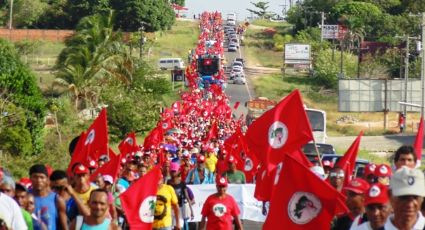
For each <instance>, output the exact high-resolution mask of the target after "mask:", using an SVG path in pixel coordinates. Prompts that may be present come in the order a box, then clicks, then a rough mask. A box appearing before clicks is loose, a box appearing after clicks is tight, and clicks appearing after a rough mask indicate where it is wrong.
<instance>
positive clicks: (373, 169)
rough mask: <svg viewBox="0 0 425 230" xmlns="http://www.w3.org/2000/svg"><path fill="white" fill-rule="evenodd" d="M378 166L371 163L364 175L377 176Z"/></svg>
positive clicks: (366, 167)
mask: <svg viewBox="0 0 425 230" xmlns="http://www.w3.org/2000/svg"><path fill="white" fill-rule="evenodd" d="M375 170H376V164H374V163H369V164H367V165H366V166H365V169H364V175H365V176H369V175H370V174H375Z"/></svg>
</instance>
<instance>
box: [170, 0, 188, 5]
mask: <svg viewBox="0 0 425 230" xmlns="http://www.w3.org/2000/svg"><path fill="white" fill-rule="evenodd" d="M171 3H174V4H177V5H179V6H184V5H185V0H171Z"/></svg>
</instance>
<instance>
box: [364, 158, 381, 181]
mask: <svg viewBox="0 0 425 230" xmlns="http://www.w3.org/2000/svg"><path fill="white" fill-rule="evenodd" d="M375 170H376V164H374V163H368V164H367V165H366V166H365V169H364V173H363V179H365V180H366V181H367V182H368V183H369V184H374V183H376V182H377V181H378V179H377V177H376V176H375Z"/></svg>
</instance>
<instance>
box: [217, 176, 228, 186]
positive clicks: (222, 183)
mask: <svg viewBox="0 0 425 230" xmlns="http://www.w3.org/2000/svg"><path fill="white" fill-rule="evenodd" d="M216 184H217V186H225V187H227V179H226V178H225V177H219V178H217V181H216Z"/></svg>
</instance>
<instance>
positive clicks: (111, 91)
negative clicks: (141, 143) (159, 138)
mask: <svg viewBox="0 0 425 230" xmlns="http://www.w3.org/2000/svg"><path fill="white" fill-rule="evenodd" d="M101 99H102V101H103V102H104V103H105V104H107V105H108V125H109V134H110V136H111V139H112V140H113V141H118V140H120V139H122V138H124V137H125V135H127V134H128V133H129V132H132V131H135V132H138V133H140V132H147V131H149V130H151V129H152V128H153V127H154V126H155V123H156V121H157V120H158V118H159V103H158V101H157V100H155V99H154V97H153V93H152V91H150V90H147V89H144V88H143V87H141V86H139V87H137V88H133V89H126V88H123V87H122V86H120V85H116V86H113V87H109V88H107V89H105V91H104V92H103V93H102V98H101Z"/></svg>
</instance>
